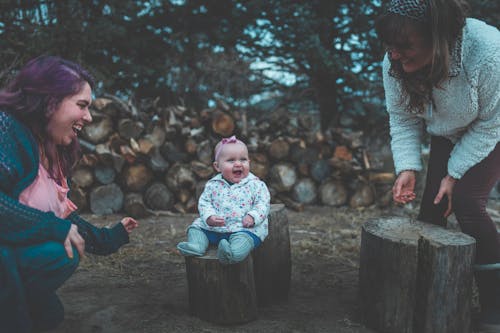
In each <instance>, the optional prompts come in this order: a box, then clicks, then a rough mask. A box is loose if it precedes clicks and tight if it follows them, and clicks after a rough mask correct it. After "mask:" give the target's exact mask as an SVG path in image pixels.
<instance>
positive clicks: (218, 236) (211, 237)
mask: <svg viewBox="0 0 500 333" xmlns="http://www.w3.org/2000/svg"><path fill="white" fill-rule="evenodd" d="M200 229H201V228H200ZM201 230H202V231H203V232H204V233H205V235H207V238H208V242H209V243H210V244H215V245H217V244H219V242H220V241H221V240H222V239H225V240H229V236H231V235H232V234H234V232H215V231H210V230H205V229H201ZM238 232H244V233H246V234H249V235H250V236H251V237H252V239H253V247H254V248H257V247H258V246H259V245H260V243H262V241H261V240H260V238H259V237H257V236H256V235H255V234H254V233H252V232H250V231H247V230H241V231H238Z"/></svg>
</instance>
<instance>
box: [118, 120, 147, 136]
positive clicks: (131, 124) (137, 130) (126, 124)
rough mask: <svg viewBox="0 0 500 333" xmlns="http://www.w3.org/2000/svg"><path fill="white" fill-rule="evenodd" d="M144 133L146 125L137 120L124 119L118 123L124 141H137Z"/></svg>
mask: <svg viewBox="0 0 500 333" xmlns="http://www.w3.org/2000/svg"><path fill="white" fill-rule="evenodd" d="M143 131H144V124H143V123H142V122H140V121H137V120H132V119H129V118H122V119H120V120H119V121H118V133H120V136H121V137H122V138H124V139H127V140H129V139H137V138H138V137H139V136H140V135H141V134H142V132H143Z"/></svg>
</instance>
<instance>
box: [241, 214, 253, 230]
mask: <svg viewBox="0 0 500 333" xmlns="http://www.w3.org/2000/svg"><path fill="white" fill-rule="evenodd" d="M254 224H255V221H254V220H253V217H252V216H250V215H248V214H247V215H245V216H244V217H243V226H244V227H245V228H251V227H253V226H254Z"/></svg>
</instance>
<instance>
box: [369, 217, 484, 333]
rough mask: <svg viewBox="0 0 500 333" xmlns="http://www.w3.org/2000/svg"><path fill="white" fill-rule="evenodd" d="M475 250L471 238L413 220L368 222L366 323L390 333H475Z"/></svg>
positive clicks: (396, 218) (392, 219) (396, 219)
mask: <svg viewBox="0 0 500 333" xmlns="http://www.w3.org/2000/svg"><path fill="white" fill-rule="evenodd" d="M474 248H475V241H474V239H473V238H472V237H470V236H467V235H465V234H462V233H460V232H457V231H451V230H446V229H444V228H441V227H437V226H434V225H430V224H426V223H422V222H413V221H410V219H408V218H402V217H392V218H391V217H389V218H378V219H374V220H371V221H368V222H367V223H365V224H364V225H363V227H362V235H361V254H360V269H359V286H360V306H361V312H362V317H363V320H364V322H365V323H366V324H367V325H368V326H369V327H372V328H374V329H376V330H378V331H381V332H389V333H390V332H394V333H413V332H415V333H419V332H426V333H427V332H429V333H434V332H435V333H438V332H440V333H452V332H453V333H461V332H464V333H465V332H470V330H471V302H472V273H473V271H472V263H473V258H474Z"/></svg>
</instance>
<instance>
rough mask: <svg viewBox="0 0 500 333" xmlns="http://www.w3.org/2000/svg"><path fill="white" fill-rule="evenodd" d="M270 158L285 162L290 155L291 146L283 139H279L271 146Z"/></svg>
mask: <svg viewBox="0 0 500 333" xmlns="http://www.w3.org/2000/svg"><path fill="white" fill-rule="evenodd" d="M268 152H269V156H270V157H271V158H272V159H274V160H277V161H279V160H283V159H285V158H286V157H287V156H288V154H289V153H290V145H289V144H288V142H287V141H286V140H285V139H283V138H278V139H276V140H273V141H272V142H271V145H270V146H269V151H268Z"/></svg>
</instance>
